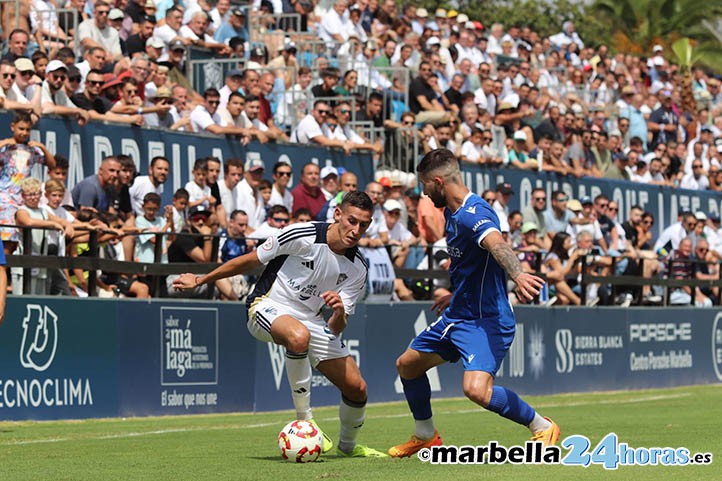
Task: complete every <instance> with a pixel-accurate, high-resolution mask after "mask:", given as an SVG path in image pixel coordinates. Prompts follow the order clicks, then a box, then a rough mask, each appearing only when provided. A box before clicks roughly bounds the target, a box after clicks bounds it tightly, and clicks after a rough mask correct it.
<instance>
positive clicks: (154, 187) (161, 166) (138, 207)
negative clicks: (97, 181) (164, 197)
mask: <svg viewBox="0 0 722 481" xmlns="http://www.w3.org/2000/svg"><path fill="white" fill-rule="evenodd" d="M169 173H170V161H169V160H168V159H166V158H165V157H161V156H155V157H153V159H152V160H151V161H150V167H148V175H141V176H138V177H136V178H135V180H134V181H133V185H132V186H131V187H130V191H129V193H130V199H131V202H132V204H133V212H134V213H135V215H136V216H141V215H143V213H144V212H145V209H144V208H143V202H144V200H143V199H145V196H146V195H147V194H149V193H151V192H154V193H156V194H158V195H160V194H161V193H163V184H165V181H166V179H168V174H169Z"/></svg>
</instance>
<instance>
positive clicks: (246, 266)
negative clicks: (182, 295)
mask: <svg viewBox="0 0 722 481" xmlns="http://www.w3.org/2000/svg"><path fill="white" fill-rule="evenodd" d="M261 266H263V263H262V262H261V261H260V260H258V254H257V253H256V251H253V252H249V253H248V254H244V255H242V256H239V257H236V258H235V259H231V260H230V261H228V262H226V263H224V264H223V265H221V266H220V267H218V268H216V269H214V270H213V271H211V272H209V273H208V274H206V275H204V276H197V275H195V274H188V273H187V274H181V275H180V276H178V278H177V279H176V280H175V281H173V287H174V288H176V289H178V290H181V291H182V290H184V289H194V288H195V287H198V286H200V285H201V284H206V283H212V282H216V281H217V280H219V279H225V278H226V277H233V276H235V275H236V274H243V273H244V272H248V271H250V270H252V269H255V268H256V267H261Z"/></svg>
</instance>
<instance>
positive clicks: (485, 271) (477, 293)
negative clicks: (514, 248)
mask: <svg viewBox="0 0 722 481" xmlns="http://www.w3.org/2000/svg"><path fill="white" fill-rule="evenodd" d="M444 217H445V218H446V244H447V250H448V252H449V256H450V257H451V266H450V268H449V275H450V276H451V286H452V289H453V297H452V298H451V304H449V307H448V308H447V309H446V313H445V314H446V316H447V317H449V318H451V319H459V320H477V319H484V320H494V319H499V318H504V319H506V320H509V319H513V315H514V314H513V311H512V308H511V305H510V304H509V297H508V294H507V291H506V276H505V273H504V269H503V268H502V267H501V266H500V265H499V264H498V263H497V262H496V259H494V257H493V256H492V255H491V253H490V252H489V251H487V250H486V249H484V248H483V247H481V241H482V240H483V239H484V238H485V237H486V236H487V235H488V234H490V233H491V232H501V228H500V227H499V218H498V217H497V215H496V212H495V211H494V209H493V208H492V207H491V206H490V205H489V204H488V203H487V202H486V201H485V200H483V199H482V198H481V197H479V196H478V195H476V194H473V193H469V194H468V195H467V196H466V198H464V202H463V204H462V205H461V207H459V209H458V210H457V211H456V212H454V213H451V211H450V210H449V209H448V208H447V209H445V210H444Z"/></svg>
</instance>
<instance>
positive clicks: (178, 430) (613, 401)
mask: <svg viewBox="0 0 722 481" xmlns="http://www.w3.org/2000/svg"><path fill="white" fill-rule="evenodd" d="M688 396H691V394H690V393H678V394H660V395H656V396H640V397H636V398H630V399H601V400H596V401H588V402H562V403H549V404H538V405H537V407H539V408H563V407H575V406H587V405H599V404H630V403H642V402H650V401H662V400H667V399H678V398H683V397H688ZM485 412H487V411H486V410H484V409H479V408H477V409H459V410H454V411H439V412H438V414H443V415H447V414H470V413H485ZM409 415H410V414H409V413H399V414H385V415H381V416H373V417H372V419H394V418H403V417H408V416H409ZM336 420H338V416H334V417H326V418H319V421H336ZM281 424H283V421H278V422H268V423H256V424H247V425H236V426H208V427H195V428H174V429H159V430H155V431H138V432H129V433H121V434H106V435H102V436H89V437H81V438H48V439H29V440H24V441H10V442H6V443H0V446H24V445H29V444H43V443H61V442H66V441H92V440H104V439H124V438H134V437H141V436H156V435H163V434H174V433H188V432H194V431H225V430H233V429H258V428H267V427H271V426H278V425H281Z"/></svg>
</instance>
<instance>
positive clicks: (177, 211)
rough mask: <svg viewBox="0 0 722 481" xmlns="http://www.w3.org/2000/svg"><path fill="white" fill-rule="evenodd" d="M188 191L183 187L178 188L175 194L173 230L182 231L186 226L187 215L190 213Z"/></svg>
mask: <svg viewBox="0 0 722 481" xmlns="http://www.w3.org/2000/svg"><path fill="white" fill-rule="evenodd" d="M189 197H190V196H189V194H188V191H187V190H185V189H184V188H183V187H181V188H180V189H178V190H176V191H175V193H174V194H173V230H174V231H175V232H180V231H182V230H183V228H184V227H185V226H186V216H187V215H188V198H189Z"/></svg>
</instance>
